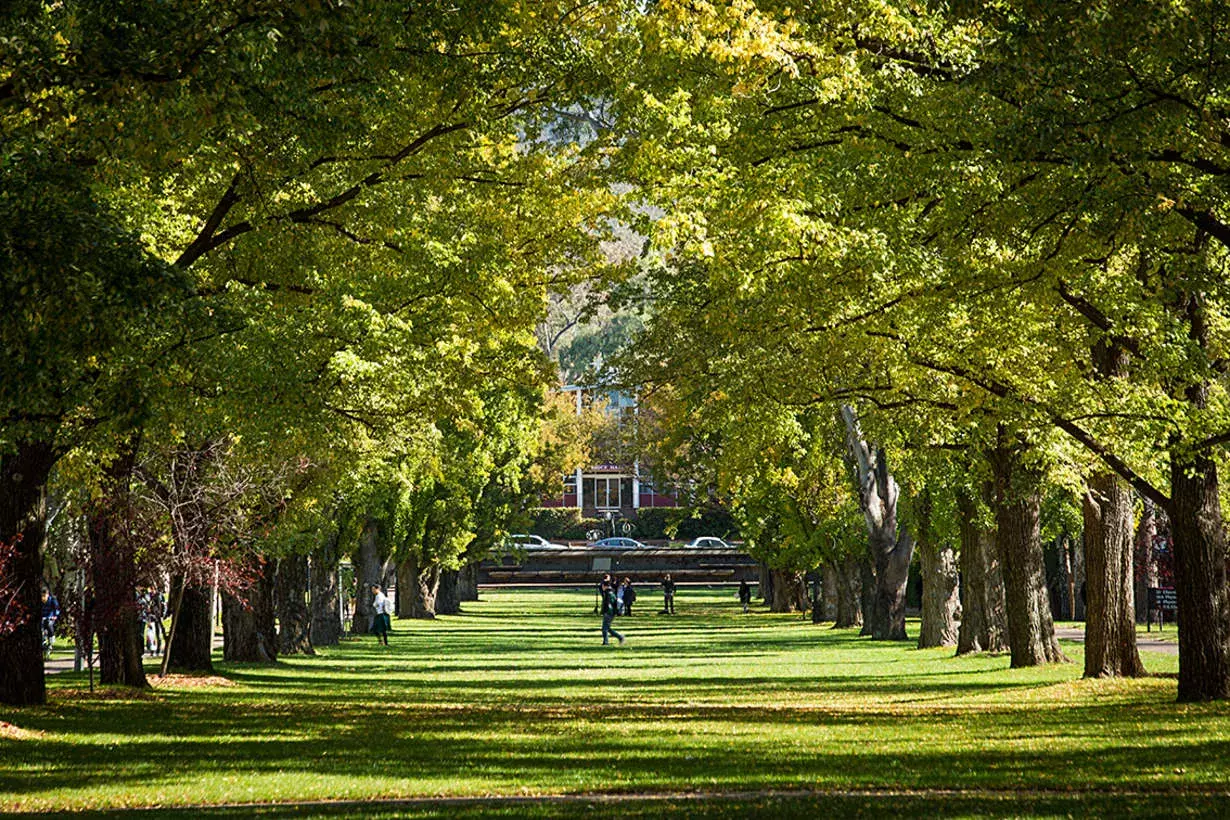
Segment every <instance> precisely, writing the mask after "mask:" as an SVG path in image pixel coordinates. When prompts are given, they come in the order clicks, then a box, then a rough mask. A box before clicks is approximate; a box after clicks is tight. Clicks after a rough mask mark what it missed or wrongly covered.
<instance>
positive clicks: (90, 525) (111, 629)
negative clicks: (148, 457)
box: [86, 436, 149, 688]
mask: <svg viewBox="0 0 1230 820" xmlns="http://www.w3.org/2000/svg"><path fill="white" fill-rule="evenodd" d="M138 440H139V439H138V437H137V436H132V437H130V438H129V439H127V440H126V441H125V442H124V445H123V446H122V447H120V449H119V454H118V456H117V458H116V459H115V460H114V461H112V463H111V464H110V466H108V468H107V470H106V477H105V480H104V483H103V488H102V494H101V497H99V498H98V499H96V500H94V501H92V502H90V503H89V505H88V506H87V511H88V513H87V530H86V532H87V538H88V544H89V550H90V588H91V589H92V591H93V611H92V613H91V615H92V618H93V625H94V629H95V631H96V633H97V635H98V660H99V680H100V681H101V682H103V683H107V684H119V685H122V686H135V687H138V688H144V687H147V686H149V681H147V680H146V678H145V665H144V651H145V641H144V624H143V622H142V620H141V618H140V612H139V607H138V604H137V553H138V550H139V548H140V545H138V544H135V543H133V539H134V537H136V536H135V535H134V533H135V532H136V531H137V526H135V522H134V521H133V520H132V518H131V514H132V498H131V494H130V489H131V486H130V485H131V480H132V471H133V468H134V466H135V464H136V458H137V449H138V446H139V445H138Z"/></svg>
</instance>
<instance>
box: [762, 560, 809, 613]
mask: <svg viewBox="0 0 1230 820" xmlns="http://www.w3.org/2000/svg"><path fill="white" fill-rule="evenodd" d="M772 575H773V598H772V600H771V601H770V603H769V611H770V612H805V611H806V610H807V584H806V583H805V582H804V581H803V573H801V572H795V571H793V570H782V569H775V570H773V571H772Z"/></svg>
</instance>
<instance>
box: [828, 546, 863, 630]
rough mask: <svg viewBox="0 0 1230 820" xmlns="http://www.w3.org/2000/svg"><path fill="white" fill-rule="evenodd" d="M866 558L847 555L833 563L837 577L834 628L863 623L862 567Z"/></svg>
mask: <svg viewBox="0 0 1230 820" xmlns="http://www.w3.org/2000/svg"><path fill="white" fill-rule="evenodd" d="M866 565H867V560H866V559H861V558H856V557H853V556H847V557H846V558H845V559H843V560H842V561H841V562H839V563H835V564H833V565H832V566H833V571H834V574H835V575H836V577H837V588H836V595H837V601H836V605H837V612H836V614H835V616H834V618H833V628H834V629H848V628H850V627H854V626H862V625H863V606H862V600H863V567H865V566H866Z"/></svg>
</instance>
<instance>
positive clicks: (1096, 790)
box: [0, 589, 1230, 817]
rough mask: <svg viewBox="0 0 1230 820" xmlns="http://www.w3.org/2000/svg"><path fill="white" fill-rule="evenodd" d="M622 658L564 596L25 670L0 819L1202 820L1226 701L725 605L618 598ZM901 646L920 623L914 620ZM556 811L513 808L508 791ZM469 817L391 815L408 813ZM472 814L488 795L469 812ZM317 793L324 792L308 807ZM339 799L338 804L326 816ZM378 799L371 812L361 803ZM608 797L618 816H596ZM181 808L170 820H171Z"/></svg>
mask: <svg viewBox="0 0 1230 820" xmlns="http://www.w3.org/2000/svg"><path fill="white" fill-rule="evenodd" d="M640 603H641V604H642V605H641V606H640V608H639V612H638V614H637V615H635V616H633V617H631V618H621V619H619V621H618V622H617V627H618V628H619V629H621V630H622V631H624V632H625V634H627V636H628V638H629V641H628V643H627V644H626V645H624V646H609V647H604V646H601V645H600V643H599V638H598V629H597V627H598V620H597V618H595V617H593V616H592V615H591V614H590V610H591V608H592V594H591V593H589V592H588V591H583V592H577V591H553V590H501V591H491V592H485V593H484V600H483V601H482V602H480V603H476V604H469V605H467V613H466V614H464V615H460V616H455V617H445V618H440V619H437V620H436V621H433V622H405V621H399V622H396V623H395V624H394V629H395V632H394V634H393V635H392V637H391V638H390V641H391V644H392V645H391V646H390V647H388V648H387V649H386V648H383V647H379V646H377V645H376V644H375V643H374V642H373V641H372V640H371V639H348V640H347V641H345V642H344V643H343V644H342V645H341V646H340V647H337V648H334V649H330V650H326V651H323V652H322V653H321V654H320V655H319V656H317V657H314V658H291V659H287V660H285V661H283V662H281V663H278V664H276V665H272V666H245V665H227V664H218V669H219V675H220V676H221V678H222V679H220V680H217V681H214V682H212V683H209V684H208V685H195V686H187V685H168V684H164V685H160V686H159V687H158V688H157V689H155V690H154V692H153V693H148V694H138V695H135V696H134V695H131V694H129V693H127V692H122V691H121V692H116V691H111V692H105V693H102V694H97V695H89V694H88V693H87V692H85V691H84V686H85V679H84V675H74V674H65V675H56V676H53V677H52V678H50V679H49V687H50V698H51V703H50V704H49V705H48V706H46V707H38V708H25V709H17V710H13V709H9V710H7V711H0V721H4V722H6V723H8V724H11V725H10V726H9V727H3V726H0V809H4V810H8V811H49V810H92V811H95V812H98V813H99V816H105V815H106V814H107V813H108V812H110V811H112V810H115V809H122V808H126V807H136V806H162V807H176V806H180V807H187V806H202V805H205V806H213V807H215V808H213V809H212V810H211V811H210V812H209V813H212V814H216V815H218V816H232V815H233V816H250V815H252V814H254V813H257V810H256V809H255V808H254V807H253V806H251V805H243V806H239V807H236V804H251V803H261V804H264V803H276V804H282V805H277V806H269V807H264V808H261V809H260V812H259V813H260V814H261V816H286V817H303V816H330V815H338V816H340V815H342V814H347V813H354V812H355V810H356V807H355V805H354V804H353V803H346V802H344V801H364V803H363V806H362V809H361V811H362V813H363V814H364V815H365V816H389V817H392V816H398V817H436V816H447V817H506V816H532V817H559V816H575V815H578V814H591V815H592V814H597V815H600V816H602V815H606V816H610V815H614V814H619V815H621V816H624V817H658V816H677V817H683V816H688V817H692V816H703V817H747V816H766V817H785V816H800V817H803V816H807V817H814V816H817V815H821V814H826V815H827V814H833V813H834V812H836V813H837V814H838V815H849V816H869V817H871V816H889V815H891V816H918V817H923V816H935V817H967V816H1004V815H1037V816H1068V815H1090V814H1092V815H1098V814H1109V813H1116V814H1132V815H1136V816H1174V815H1176V814H1190V815H1193V816H1209V817H1214V816H1224V815H1225V814H1226V813H1227V811H1228V810H1230V803H1228V802H1226V801H1227V797H1226V796H1227V795H1230V764H1228V762H1227V761H1230V704H1226V703H1214V704H1199V705H1177V704H1175V703H1174V698H1175V689H1176V683H1175V680H1174V673H1175V672H1176V664H1177V659H1176V658H1175V657H1174V656H1168V655H1163V654H1161V653H1155V652H1143V653H1142V656H1143V657H1144V659H1145V663H1146V665H1147V666H1148V668H1149V670H1150V671H1151V672H1153V673H1154V676H1152V677H1149V678H1144V679H1139V680H1131V681H1084V680H1081V679H1080V669H1081V647H1080V645H1079V644H1075V643H1065V645H1064V648H1065V651H1066V652H1067V654H1068V655H1069V657H1070V658H1072V660H1073V661H1074V662H1073V663H1072V664H1070V665H1058V666H1051V667H1043V668H1034V669H1018V670H1014V669H1009V668H1008V659H1007V657H1005V656H998V657H988V656H980V657H965V658H954V657H953V656H952V652H951V650H918V649H915V648H913V647H912V646H911V645H896V644H883V643H873V642H871V641H868V640H867V639H864V638H859V637H857V635H856V634H854V633H853V632H851V631H848V630H833V629H829V628H827V627H824V626H819V627H817V626H813V625H811V624H810V623H807V622H805V621H803V620H800V619H799V618H798V617H797V616H779V615H771V614H768V613H766V612H763V611H758V612H754V613H753V614H750V615H746V616H745V615H743V614H742V613H741V612H739V610H738V606H737V604H736V602H735V601H734V597H733V594H732V593H730V592H729V591H725V590H722V591H717V590H703V589H685V590H681V592H680V595H679V598H678V601H677V608H678V610H679V612H680V613H681V614H679V615H678V616H676V617H674V618H671V617H666V616H658V615H656V614H654V612H655V611H656V607H655V606H654V604H655V603H656V600H651V599H650V596H648V595H646V596H642V599H641V601H640ZM912 632H916V625H913V628H912ZM543 796H556V798H557V799H552V800H540V799H528V800H520V799H519V800H511V799H509V798H514V797H516V798H540V797H543ZM443 797H448V798H473V800H470V801H466V802H456V801H455V802H452V803H448V804H442V803H440V802H438V801H437V802H431V801H427V802H405V801H413V800H417V799H421V798H443ZM489 798H499V799H495V800H491V799H489ZM317 801H325V802H317ZM338 801H343V802H338ZM372 801H392V802H372ZM613 801H614V802H613ZM202 813H205V812H203V811H202V810H201V809H199V808H193V809H191V810H187V809H185V812H184V816H188V815H192V816H199V815H200V814H202Z"/></svg>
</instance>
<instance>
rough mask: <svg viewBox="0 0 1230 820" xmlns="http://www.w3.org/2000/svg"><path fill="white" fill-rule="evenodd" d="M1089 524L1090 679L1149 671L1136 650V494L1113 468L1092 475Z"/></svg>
mask: <svg viewBox="0 0 1230 820" xmlns="http://www.w3.org/2000/svg"><path fill="white" fill-rule="evenodd" d="M1081 506H1082V510H1083V514H1084V523H1085V604H1086V608H1085V611H1086V613H1087V617H1086V620H1085V677H1087V678H1101V677H1137V676H1139V675H1143V674H1144V673H1145V668H1144V665H1143V664H1142V663H1141V662H1140V653H1139V652H1137V650H1136V606H1135V603H1134V595H1133V589H1132V584H1133V571H1132V570H1133V567H1132V493H1131V491H1130V490H1129V489H1128V486H1127V484H1125V483H1124V482H1123V480H1122V479H1121V478H1119V477H1118V476H1117V475H1115V474H1114V473H1112V472H1109V471H1108V472H1100V473H1098V474H1096V475H1094V476H1093V477H1091V478H1090V479H1089V483H1088V487H1087V488H1086V490H1085V494H1084V497H1083V499H1082V504H1081Z"/></svg>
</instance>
